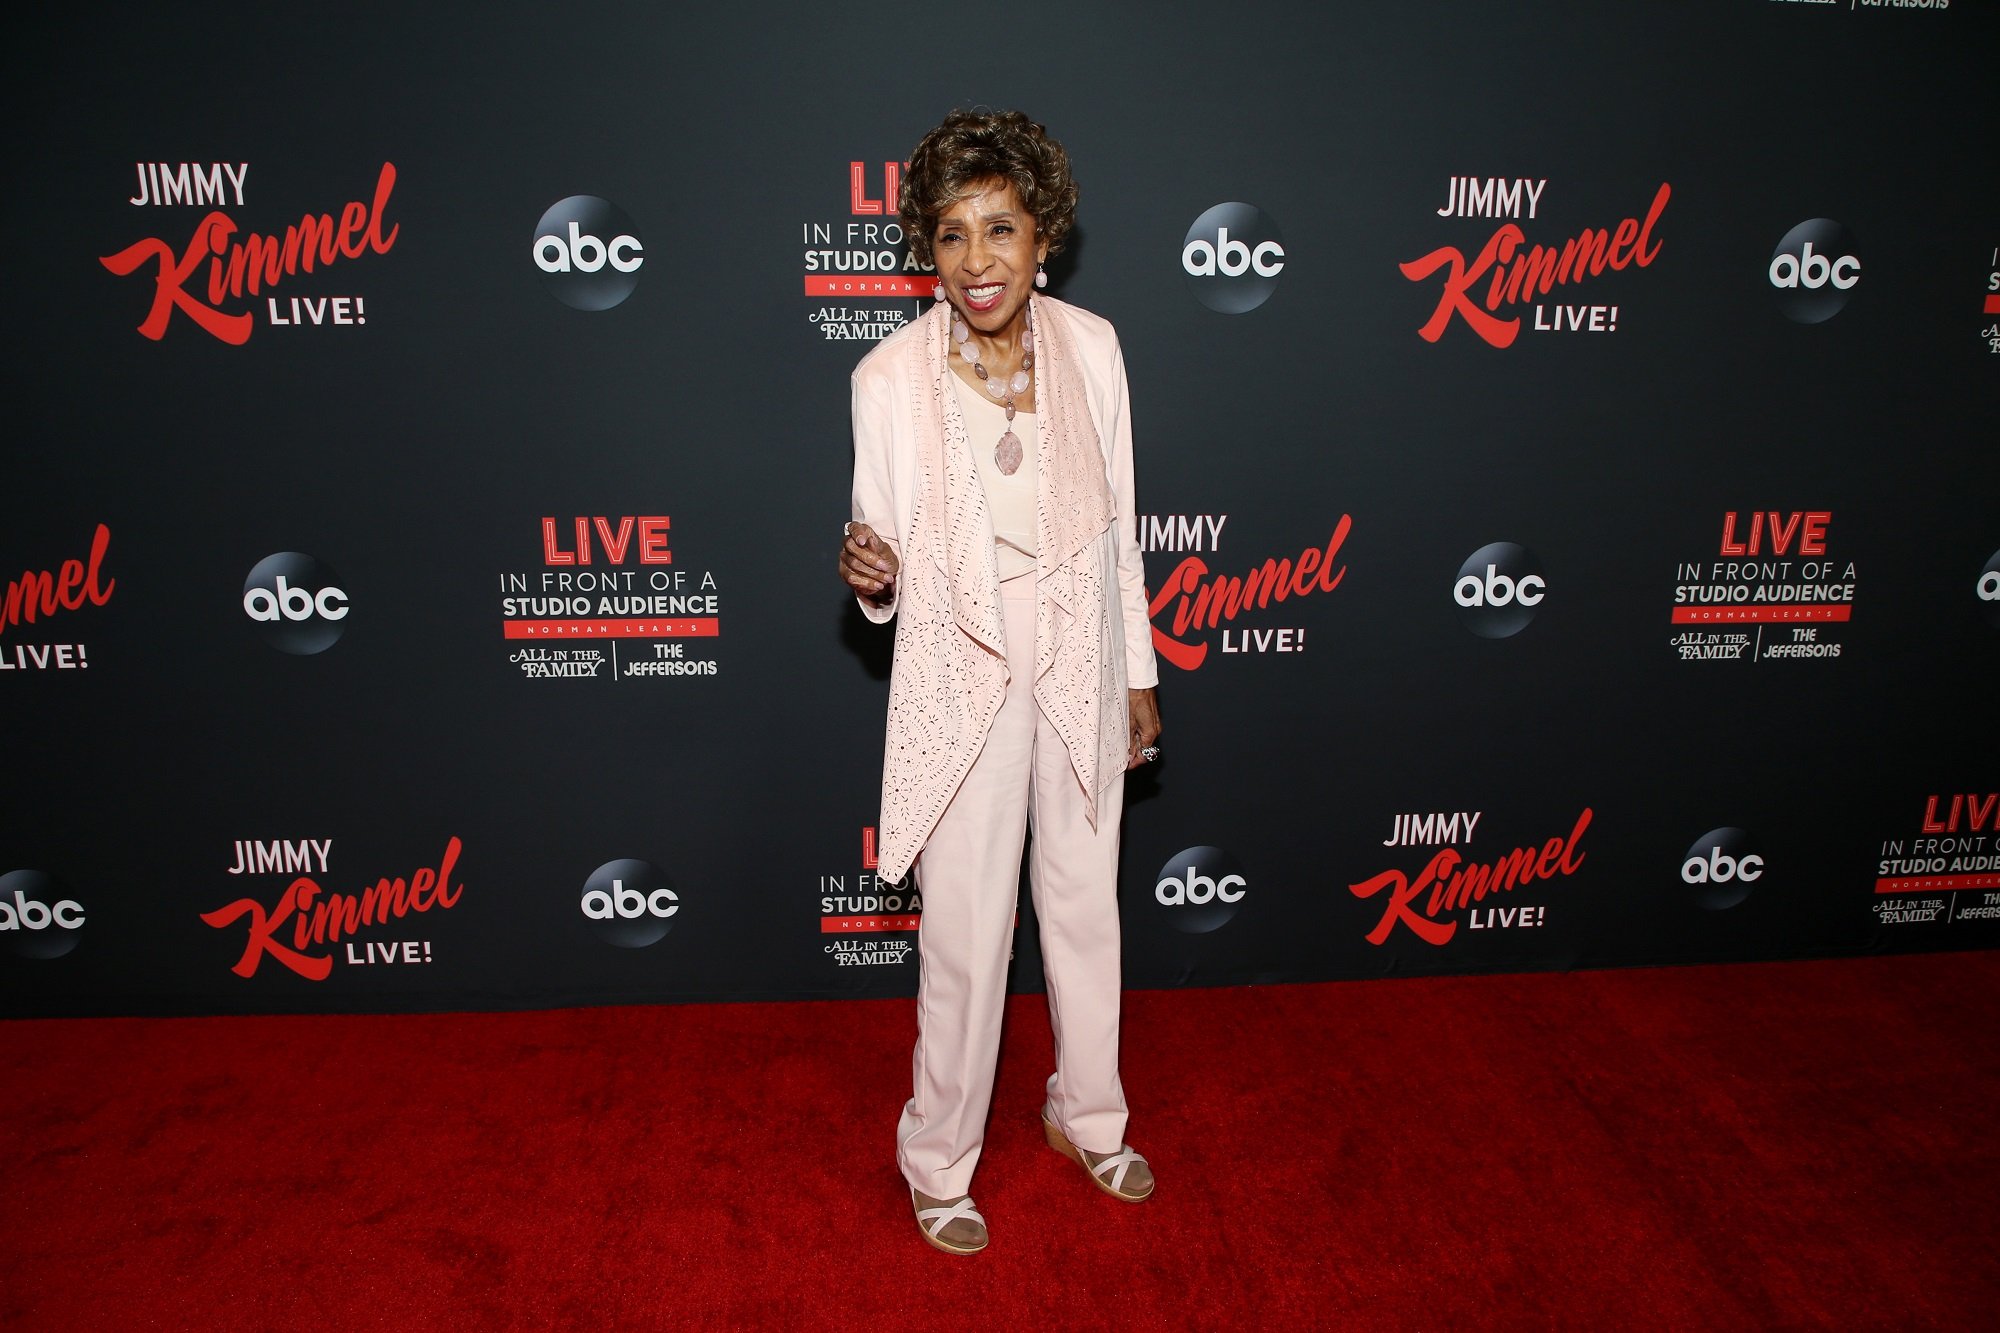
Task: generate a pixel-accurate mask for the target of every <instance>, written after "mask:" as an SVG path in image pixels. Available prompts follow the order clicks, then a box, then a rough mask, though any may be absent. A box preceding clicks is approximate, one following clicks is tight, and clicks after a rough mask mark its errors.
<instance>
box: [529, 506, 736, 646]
mask: <svg viewBox="0 0 2000 1333" xmlns="http://www.w3.org/2000/svg"><path fill="white" fill-rule="evenodd" d="M526 531H527V529H525V528H524V529H523V535H525V534H526ZM535 531H536V536H537V538H538V540H536V543H535V544H536V548H537V550H538V552H539V554H540V557H541V566H542V567H541V568H540V569H539V570H536V571H534V572H532V573H503V574H502V575H500V594H501V595H500V616H501V623H500V632H501V636H502V638H503V639H504V640H505V641H506V645H507V657H506V660H507V662H508V663H509V664H510V665H511V666H513V667H514V668H515V669H516V670H518V671H519V673H520V675H521V678H522V679H524V680H539V681H558V680H617V681H623V680H634V679H641V678H647V679H659V680H664V679H670V678H677V677H682V676H713V675H715V674H716V671H717V668H718V663H717V661H716V659H715V656H714V642H713V641H714V640H715V639H716V638H718V637H719V636H720V635H721V633H722V617H721V610H722V594H721V592H720V591H719V584H718V582H717V580H716V577H715V571H714V570H712V569H700V568H692V569H691V568H689V567H688V566H687V565H686V564H685V563H684V562H682V561H677V560H676V559H675V558H674V557H675V553H676V549H675V545H674V541H673V539H674V535H675V532H674V521H673V519H672V517H671V516H669V515H667V514H659V513H655V514H611V513H603V514H578V515H564V516H562V517H557V516H555V515H552V514H551V515H544V516H543V517H542V519H541V521H540V524H539V526H538V529H536V530H535Z"/></svg>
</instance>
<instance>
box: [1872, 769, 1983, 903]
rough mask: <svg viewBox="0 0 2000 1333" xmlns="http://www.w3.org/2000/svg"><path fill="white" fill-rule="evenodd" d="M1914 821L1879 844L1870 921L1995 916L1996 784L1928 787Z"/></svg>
mask: <svg viewBox="0 0 2000 1333" xmlns="http://www.w3.org/2000/svg"><path fill="white" fill-rule="evenodd" d="M1910 808H1911V813H1912V814H1917V813H1918V811H1919V807H1918V806H1917V804H1916V803H1915V802H1912V803H1911V807H1910ZM1915 823H1916V829H1915V831H1914V833H1912V832H1911V831H1910V830H1909V829H1908V828H1907V826H1906V827H1905V829H1904V830H1902V831H1901V832H1900V833H1899V834H1898V835H1897V836H1895V837H1892V838H1884V839H1882V841H1881V845H1880V847H1879V848H1878V859H1877V861H1876V863H1875V908H1874V915H1875V919H1876V922H1877V923H1878V924H1880V925H1884V926H1911V925H1931V924H1943V923H1950V922H1955V921H2000V791H1951V792H1942V791H1940V792H1931V793H1929V794H1927V795H1926V796H1925V797H1924V798H1923V803H1922V806H1921V815H1920V817H1919V818H1918V819H1917V820H1916V821H1915Z"/></svg>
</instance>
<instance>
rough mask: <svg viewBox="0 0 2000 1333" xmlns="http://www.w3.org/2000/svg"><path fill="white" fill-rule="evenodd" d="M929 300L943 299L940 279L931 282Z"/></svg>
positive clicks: (942, 285) (942, 284)
mask: <svg viewBox="0 0 2000 1333" xmlns="http://www.w3.org/2000/svg"><path fill="white" fill-rule="evenodd" d="M931 300H933V301H942V300H944V283H943V282H942V281H939V282H934V283H932V284H931Z"/></svg>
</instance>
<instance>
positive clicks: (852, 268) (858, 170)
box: [799, 161, 937, 342]
mask: <svg viewBox="0 0 2000 1333" xmlns="http://www.w3.org/2000/svg"><path fill="white" fill-rule="evenodd" d="M904 165H905V164H904V163H902V162H900V161H896V162H883V163H880V164H877V163H873V162H849V163H848V164H847V211H846V212H845V213H844V214H841V215H839V216H837V217H835V218H833V219H831V220H828V221H807V222H803V223H800V224H799V241H800V244H801V245H802V247H803V252H802V255H801V260H802V262H803V264H804V267H805V281H806V288H805V290H806V295H807V296H808V297H810V298H811V299H812V304H811V305H810V306H809V307H808V311H807V314H806V320H807V322H808V323H810V324H811V325H812V327H814V328H815V329H818V330H819V334H820V337H821V338H822V339H823V340H824V341H827V342H879V341H881V340H882V339H883V338H886V337H888V336H889V335H890V334H892V333H894V332H895V331H896V330H897V329H899V328H901V327H903V325H905V324H907V323H909V322H910V321H911V320H913V319H915V318H916V317H917V315H918V314H919V313H920V312H921V311H922V310H923V308H924V305H925V303H926V302H928V301H929V300H930V299H931V289H932V288H933V287H934V286H936V285H937V270H936V269H935V268H931V267H928V266H926V265H922V264H919V263H917V261H916V260H915V258H913V257H912V256H911V255H910V253H909V247H908V245H906V244H905V241H906V240H907V238H906V237H905V236H904V235H903V224H902V223H901V222H899V221H898V220H897V217H896V201H897V199H898V197H899V196H900V194H901V192H902V188H903V169H904Z"/></svg>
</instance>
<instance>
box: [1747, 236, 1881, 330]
mask: <svg viewBox="0 0 2000 1333" xmlns="http://www.w3.org/2000/svg"><path fill="white" fill-rule="evenodd" d="M1854 250H1855V245H1854V238H1853V237H1852V236H1850V235H1849V234H1848V232H1847V228H1845V227H1843V226H1841V225H1840V224H1839V223H1838V222H1835V221H1834V220H1833V219H1832V218H1809V219H1807V220H1806V221H1804V222H1801V223H1800V224H1799V225H1798V226H1796V227H1794V228H1792V229H1791V230H1790V231H1788V232H1786V233H1785V238H1784V239H1783V240H1781V241H1779V242H1778V248H1777V249H1776V250H1773V251H1772V252H1771V266H1770V268H1769V270H1768V271H1767V276H1768V277H1769V278H1770V280H1771V286H1772V288H1773V289H1774V290H1775V291H1776V292H1777V293H1778V308H1779V309H1780V310H1782V311H1783V312H1784V313H1785V315H1786V317H1787V318H1790V319H1794V320H1797V321H1798V322H1799V323H1801V324H1819V323H1823V322H1824V321H1826V320H1829V319H1832V318H1833V317H1834V316H1835V315H1837V314H1839V313H1840V309H1841V307H1842V306H1844V305H1846V304H1847V299H1848V297H1849V296H1851V295H1853V292H1854V289H1855V287H1856V286H1858V285H1859V284H1860V282H1861V258H1860V256H1859V255H1857V254H1855V253H1854Z"/></svg>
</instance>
